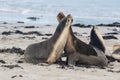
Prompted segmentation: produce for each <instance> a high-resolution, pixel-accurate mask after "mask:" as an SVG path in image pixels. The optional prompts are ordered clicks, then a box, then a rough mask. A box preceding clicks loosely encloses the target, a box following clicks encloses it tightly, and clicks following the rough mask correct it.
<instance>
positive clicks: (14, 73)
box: [0, 24, 120, 80]
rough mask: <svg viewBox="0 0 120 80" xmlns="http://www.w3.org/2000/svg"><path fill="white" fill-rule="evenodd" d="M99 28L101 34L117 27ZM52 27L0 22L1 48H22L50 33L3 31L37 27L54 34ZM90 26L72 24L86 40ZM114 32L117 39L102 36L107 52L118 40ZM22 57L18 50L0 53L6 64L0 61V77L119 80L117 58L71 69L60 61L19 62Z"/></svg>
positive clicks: (4, 79) (10, 79)
mask: <svg viewBox="0 0 120 80" xmlns="http://www.w3.org/2000/svg"><path fill="white" fill-rule="evenodd" d="M98 28H99V31H100V34H101V35H105V33H108V32H114V31H113V29H114V28H116V27H98ZM55 29H56V27H55V26H38V27H36V28H24V25H22V26H19V25H15V24H14V25H10V24H4V25H3V24H0V49H6V48H12V47H18V48H21V49H23V50H25V49H26V47H27V46H28V45H29V44H32V43H37V42H41V41H44V40H45V39H42V38H43V37H44V38H50V37H51V36H46V35H45V36H37V35H35V34H33V35H22V34H14V33H13V34H11V35H2V32H4V31H15V30H20V31H23V32H28V31H39V32H40V33H42V34H46V33H47V34H53V33H54V31H55ZM90 30H91V28H79V27H73V31H74V32H76V33H77V37H78V38H79V39H81V40H82V41H84V42H86V43H89V35H90ZM115 36H116V37H117V38H118V39H117V40H115V39H110V40H105V43H106V47H107V48H106V49H107V50H106V54H109V55H110V54H111V53H112V52H113V50H112V46H113V45H115V44H120V34H118V35H115ZM28 37H29V38H28ZM30 38H31V39H30ZM21 58H24V56H23V55H20V54H17V53H0V60H2V61H5V62H6V63H5V64H4V63H2V62H0V80H120V63H119V62H117V61H115V62H111V63H110V64H109V66H108V67H106V68H105V69H100V68H97V67H91V68H88V67H74V69H73V68H70V67H67V66H63V65H59V64H52V65H49V66H43V65H41V64H36V65H35V64H30V63H25V62H24V63H18V61H19V60H20V59H21ZM8 66H13V67H8Z"/></svg>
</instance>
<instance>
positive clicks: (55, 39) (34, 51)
mask: <svg viewBox="0 0 120 80" xmlns="http://www.w3.org/2000/svg"><path fill="white" fill-rule="evenodd" d="M71 23H72V16H71V15H68V16H67V17H66V18H63V20H62V21H61V22H60V23H59V25H58V26H57V29H56V31H55V33H54V35H53V36H52V37H51V38H50V39H48V40H46V41H43V42H40V43H35V44H31V45H29V46H28V47H27V49H26V51H25V53H24V56H25V60H26V61H27V62H31V63H41V62H47V63H48V64H52V63H54V62H55V61H56V60H57V59H58V58H59V57H60V55H61V54H62V52H63V50H64V47H65V44H66V41H67V36H68V32H69V28H70V25H71Z"/></svg>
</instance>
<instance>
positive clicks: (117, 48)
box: [111, 45, 120, 62]
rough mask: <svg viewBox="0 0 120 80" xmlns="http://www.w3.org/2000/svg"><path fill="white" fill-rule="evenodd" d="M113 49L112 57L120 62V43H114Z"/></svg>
mask: <svg viewBox="0 0 120 80" xmlns="http://www.w3.org/2000/svg"><path fill="white" fill-rule="evenodd" d="M113 49H114V51H113V53H112V55H111V57H112V58H114V59H115V60H117V61H119V62H120V45H114V46H113Z"/></svg>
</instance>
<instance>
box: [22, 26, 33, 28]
mask: <svg viewBox="0 0 120 80" xmlns="http://www.w3.org/2000/svg"><path fill="white" fill-rule="evenodd" d="M24 28H35V26H25V27H24Z"/></svg>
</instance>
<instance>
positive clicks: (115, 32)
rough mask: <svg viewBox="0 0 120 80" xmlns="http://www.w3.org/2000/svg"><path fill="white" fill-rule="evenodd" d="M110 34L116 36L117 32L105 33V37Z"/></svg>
mask: <svg viewBox="0 0 120 80" xmlns="http://www.w3.org/2000/svg"><path fill="white" fill-rule="evenodd" d="M111 34H112V35H113V34H114V35H117V34H118V33H117V32H111V33H105V35H111Z"/></svg>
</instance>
